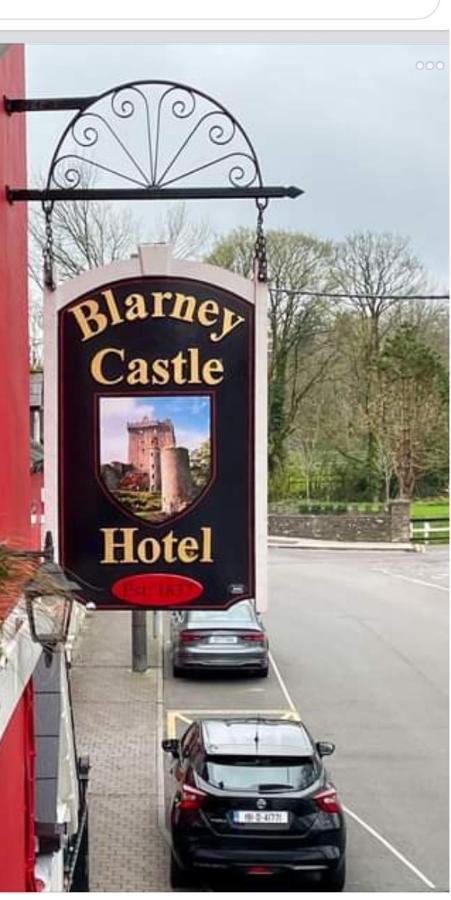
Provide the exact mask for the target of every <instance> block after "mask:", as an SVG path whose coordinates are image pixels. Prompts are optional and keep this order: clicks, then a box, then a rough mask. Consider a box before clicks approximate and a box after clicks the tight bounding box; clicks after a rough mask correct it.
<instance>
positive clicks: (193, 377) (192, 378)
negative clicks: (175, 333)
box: [188, 347, 202, 384]
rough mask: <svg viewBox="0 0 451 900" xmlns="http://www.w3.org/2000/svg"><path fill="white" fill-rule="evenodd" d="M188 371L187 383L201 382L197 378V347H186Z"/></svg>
mask: <svg viewBox="0 0 451 900" xmlns="http://www.w3.org/2000/svg"><path fill="white" fill-rule="evenodd" d="M188 356H189V361H188V371H189V373H190V375H189V379H188V384H201V383H202V382H201V379H200V378H199V351H198V349H197V347H188Z"/></svg>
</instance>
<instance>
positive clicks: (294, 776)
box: [204, 757, 318, 792]
mask: <svg viewBox="0 0 451 900" xmlns="http://www.w3.org/2000/svg"><path fill="white" fill-rule="evenodd" d="M317 777H318V772H317V769H316V765H315V762H314V760H313V759H312V758H311V757H303V758H302V759H301V758H299V757H295V758H291V757H287V758H285V757H282V758H281V757H275V758H273V759H271V758H267V757H241V758H239V759H238V758H237V759H234V760H231V759H230V758H229V757H224V758H222V757H214V758H209V759H207V762H206V771H205V773H204V778H205V780H206V781H208V782H209V784H211V785H213V786H214V787H218V788H221V790H226V791H262V792H264V791H268V792H271V791H278V790H285V791H288V790H292V791H302V790H304V789H305V788H308V787H309V786H310V785H311V784H313V782H314V781H315V780H316V778H317Z"/></svg>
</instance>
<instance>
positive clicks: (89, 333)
mask: <svg viewBox="0 0 451 900" xmlns="http://www.w3.org/2000/svg"><path fill="white" fill-rule="evenodd" d="M83 308H85V309H86V310H87V312H86V313H85V312H83ZM69 312H71V313H72V315H73V316H75V319H76V321H77V324H78V326H79V328H80V330H81V333H82V335H83V337H82V341H89V339H90V338H92V337H94V335H96V334H100V333H101V332H102V331H105V328H106V327H107V325H108V319H107V317H106V315H105V313H101V312H99V304H98V303H97V300H83V303H79V304H78V306H74V308H73V309H70V310H69ZM91 322H92V323H93V324H92V325H91V324H90V323H91ZM94 325H95V327H94Z"/></svg>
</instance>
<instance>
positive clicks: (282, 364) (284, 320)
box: [207, 228, 334, 474]
mask: <svg viewBox="0 0 451 900" xmlns="http://www.w3.org/2000/svg"><path fill="white" fill-rule="evenodd" d="M266 242H267V253H268V275H269V282H270V292H269V295H270V299H269V311H268V315H269V323H268V324H269V339H270V355H269V423H268V429H269V435H268V436H269V469H270V472H271V473H272V474H274V473H275V472H276V470H277V469H278V468H280V467H281V466H282V465H283V463H284V460H285V456H286V445H287V440H288V437H289V435H290V434H291V433H292V431H293V428H294V422H295V418H296V415H297V412H298V410H299V406H300V404H301V402H302V400H303V398H304V397H305V396H306V395H307V394H308V392H309V391H310V390H311V389H312V387H313V385H314V384H315V383H316V382H317V381H318V380H319V379H320V378H321V377H322V376H323V374H324V372H325V370H326V368H327V365H328V362H329V359H330V357H331V355H332V354H333V353H334V350H333V349H331V348H330V346H328V345H327V341H326V340H324V339H323V333H324V331H325V327H324V326H325V320H326V318H327V315H328V313H327V309H326V305H325V303H324V302H323V301H322V300H321V299H319V298H318V297H304V296H300V295H299V293H297V292H299V291H303V290H306V291H313V292H314V291H315V290H317V291H321V290H324V289H325V288H326V287H327V285H328V284H329V283H330V263H331V258H332V245H331V244H330V243H329V242H328V241H322V240H319V239H318V238H315V237H313V236H312V235H309V234H302V233H299V232H291V231H268V234H267V237H266ZM254 246H255V233H254V232H253V231H252V230H251V229H249V228H238V229H236V230H235V231H232V232H231V234H230V235H228V236H227V237H224V238H221V239H220V240H219V241H218V242H217V243H216V245H215V247H214V248H213V251H212V253H210V255H209V256H208V258H207V262H211V263H214V264H215V265H218V266H222V267H223V268H226V269H231V270H232V271H233V272H238V273H239V274H241V275H244V277H246V278H250V277H251V276H252V273H253V265H254ZM307 357H309V358H310V361H311V362H312V361H313V362H314V364H312V365H310V366H307V365H306V359H307Z"/></svg>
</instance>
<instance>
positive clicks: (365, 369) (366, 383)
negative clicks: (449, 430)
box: [333, 231, 425, 499]
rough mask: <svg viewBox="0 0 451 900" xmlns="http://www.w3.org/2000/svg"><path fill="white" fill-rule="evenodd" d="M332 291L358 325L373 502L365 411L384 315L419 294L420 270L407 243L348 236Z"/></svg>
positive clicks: (375, 481)
mask: <svg viewBox="0 0 451 900" xmlns="http://www.w3.org/2000/svg"><path fill="white" fill-rule="evenodd" d="M333 281H334V286H335V288H336V289H338V290H339V291H341V292H343V293H344V294H347V295H348V299H347V300H346V305H348V306H350V307H351V308H352V309H353V310H354V311H355V312H357V313H358V315H359V318H360V320H361V330H362V344H361V347H360V353H361V362H362V365H361V366H360V367H359V368H360V371H359V376H358V378H359V383H358V391H359V393H360V394H361V395H362V403H363V415H364V418H365V420H366V422H367V423H368V425H367V435H366V443H367V449H366V466H367V479H368V489H369V492H370V494H371V496H372V499H376V497H377V494H378V489H379V472H378V462H377V454H378V450H377V440H376V435H375V433H374V432H373V429H372V427H371V421H372V417H371V414H370V408H371V406H372V404H373V402H374V398H375V396H377V393H378V390H379V370H378V368H377V365H376V363H377V360H378V357H379V353H380V344H381V338H382V336H383V334H384V329H385V328H386V327H388V323H389V319H388V313H389V312H392V311H393V310H394V308H395V307H396V306H398V307H399V306H400V304H401V303H402V301H401V300H399V299H396V298H398V297H399V296H405V295H408V294H412V295H413V294H415V293H418V291H419V290H420V288H421V287H423V286H424V284H425V270H424V267H423V265H422V264H421V263H420V261H419V260H418V259H417V257H416V256H415V255H414V253H413V252H412V250H411V248H410V242H409V240H408V239H407V238H404V237H401V236H399V235H396V234H391V233H390V232H383V233H381V234H375V233H372V232H370V231H366V232H359V233H355V234H352V235H349V236H347V237H346V238H345V239H344V241H342V242H340V243H339V244H337V246H336V250H335V258H334V264H333Z"/></svg>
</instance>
